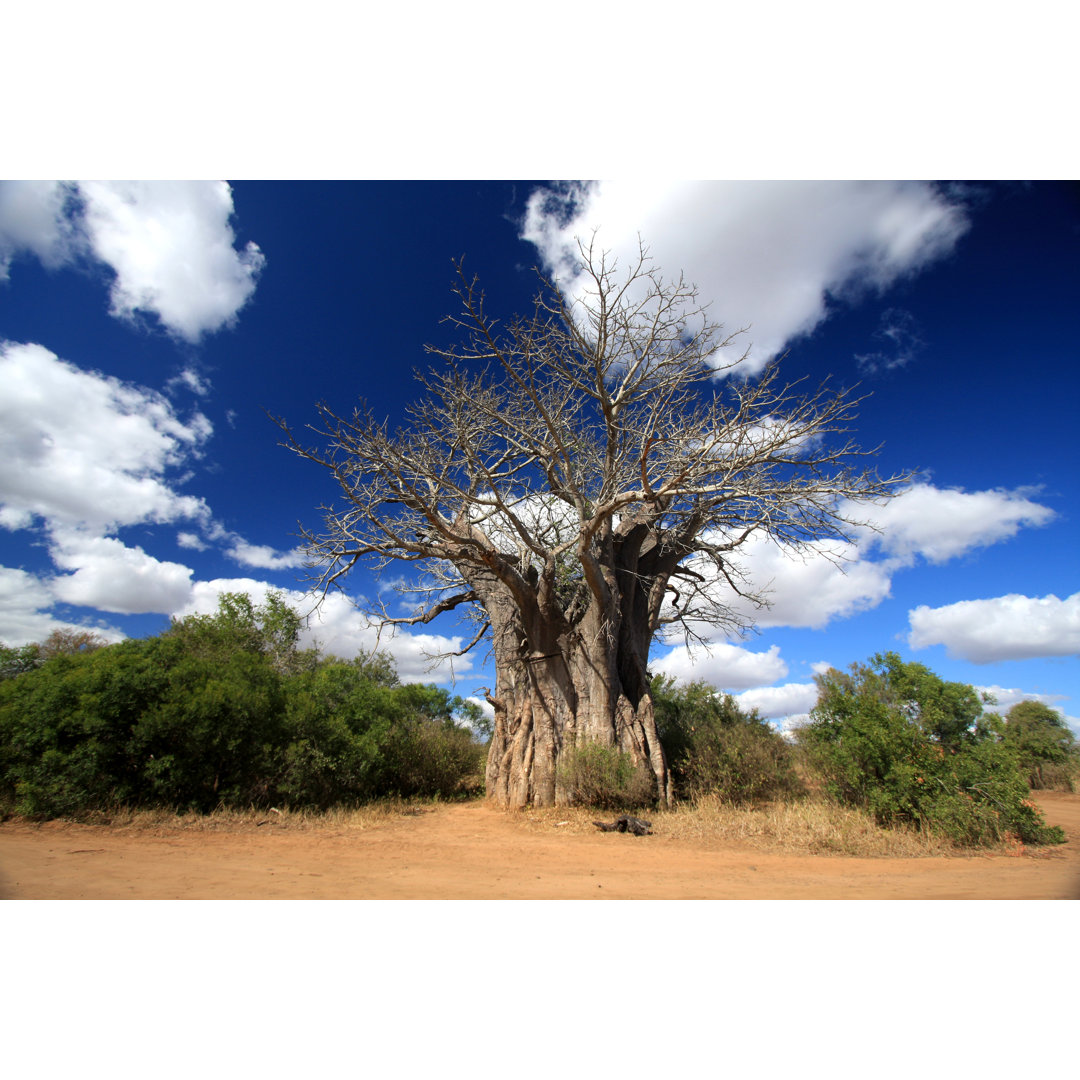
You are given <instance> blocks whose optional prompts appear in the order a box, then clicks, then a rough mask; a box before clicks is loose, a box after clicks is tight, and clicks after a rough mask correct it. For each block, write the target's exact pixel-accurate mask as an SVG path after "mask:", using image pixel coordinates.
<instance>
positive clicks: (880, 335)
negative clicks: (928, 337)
mask: <svg viewBox="0 0 1080 1080" xmlns="http://www.w3.org/2000/svg"><path fill="white" fill-rule="evenodd" d="M874 337H875V338H877V340H878V341H880V342H881V343H882V348H881V349H879V350H877V351H876V352H872V353H861V354H857V355H856V356H855V362H856V363H857V364H858V366H859V369H860V371H862V372H863V373H864V374H866V375H873V374H875V373H876V372H879V371H892V370H893V369H895V368H901V367H906V366H907V365H908V364H910V363H911V361H912V360H913V359H914V358H915V357H916V356H917V355H918V354H919V353H920V352H921V351H922V349H923V346H924V345H925V342H924V341H923V340H922V338H921V337H920V336H919V326H918V324H917V323H916V321H915V316H914V315H912V314H911V312H910V311H904V310H903V309H901V308H889V309H888V310H887V311H884V312H882V315H881V321H880V324H879V326H878V328H877V330H875V331H874Z"/></svg>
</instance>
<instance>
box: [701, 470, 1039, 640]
mask: <svg viewBox="0 0 1080 1080" xmlns="http://www.w3.org/2000/svg"><path fill="white" fill-rule="evenodd" d="M842 509H843V512H844V513H846V514H850V515H852V516H854V517H856V518H858V517H860V516H861V517H862V518H863V520H867V519H869V520H871V521H872V522H873V523H874V525H876V527H877V529H878V530H880V531H875V530H874V529H873V528H870V527H869V526H866V527H861V528H856V529H854V530H853V535H854V539H853V540H852V541H850V542H841V541H836V540H829V541H820V542H816V543H812V544H808V545H806V546H805V547H804V548H802V549H796V548H794V547H792V546H790V545H786V544H778V543H775V542H773V541H772V540H770V539H768V538H765V537H754V538H751V539H750V540H749V541H747V542H746V543H745V544H744V545H743V546H742V547H741V548H739V550H738V551H737V552H735V553H733V555H732V556H731V557H730V560H729V561H730V562H731V564H732V566H733V567H734V568H735V569H736V570H737V571H738V572H740V573H741V574H742V575H744V577H745V580H746V581H747V582H748V585H749V588H750V590H752V591H760V592H763V593H764V594H765V596H766V598H767V600H768V607H765V608H760V609H759V608H756V607H755V606H754V605H753V604H752V603H751V602H750V601H749V600H746V599H744V598H743V597H741V596H738V595H736V594H735V593H733V592H732V591H731V589H730V586H728V584H727V582H726V581H725V580H724V579H722V578H720V577H719V576H718V575H717V574H716V571H715V569H714V568H713V567H712V566H711V565H710V564H709V563H708V562H706V561H704V560H697V561H694V562H692V563H689V564H688V565H689V566H690V567H691V568H692V569H693V570H695V571H696V572H697V573H699V574H701V575H702V576H703V577H704V578H705V579H706V581H707V582H708V585H707V588H708V589H709V590H715V593H716V595H717V596H718V597H720V599H721V600H722V601H723V602H724V603H725V604H726V605H727V606H728V607H729V608H730V610H731V611H732V612H733V613H734V614H736V615H737V616H739V617H740V618H741V619H742V620H744V621H748V622H752V623H754V624H755V625H757V626H759V627H780V626H787V627H793V628H808V629H815V630H816V629H821V628H823V627H825V626H826V625H828V624H829V623H830V622H832V621H833V620H834V619H844V618H849V617H850V616H853V615H857V614H859V613H860V612H863V611H868V610H871V609H873V608H875V607H877V606H878V604H880V603H881V602H882V601H883V600H885V599H887V598H888V597H889V595H890V592H891V588H892V579H893V577H894V576H895V575H896V574H897V573H899V572H901V571H902V570H904V569H905V568H907V567H911V566H913V565H914V564H915V563H916V562H917V561H918V560H919V559H920V558H922V559H926V560H927V561H929V562H932V563H935V564H941V563H944V562H946V561H948V560H949V559H954V558H957V557H959V556H961V555H964V554H966V553H968V552H970V551H973V550H976V549H978V548H980V547H986V546H988V545H990V544H995V543H999V542H1001V541H1003V540H1007V539H1009V538H1010V537H1012V536H1014V535H1015V534H1016V533H1017V532H1018V531H1019V530H1020V529H1021V528H1024V527H1035V526H1041V525H1044V524H1046V523H1048V522H1049V521H1051V520H1053V518H1054V517H1055V515H1054V512H1053V511H1052V510H1050V509H1049V508H1048V507H1046V506H1043V505H1041V504H1040V503H1037V502H1035V501H1033V500H1032V499H1031V498H1030V492H1028V491H1025V490H1020V491H1004V490H992V491H975V492H964V491H961V490H957V489H942V488H935V487H933V486H932V485H930V484H925V483H922V484H915V485H913V486H911V487H910V488H908V489H907V490H905V491H904V492H902V493H901V494H900V495H898V496H897V497H896V498H894V499H892V500H891V501H890V502H888V503H887V504H886V505H884V506H870V507H861V508H860V507H855V506H848V507H844V508H842ZM693 629H694V630H695V632H696V633H697V634H699V635H700V636H701V637H703V638H705V639H710V638H715V637H718V636H726V635H724V634H723V632H722V631H720V630H717V629H714V628H711V627H709V626H706V625H703V624H700V623H695V624H694V626H693Z"/></svg>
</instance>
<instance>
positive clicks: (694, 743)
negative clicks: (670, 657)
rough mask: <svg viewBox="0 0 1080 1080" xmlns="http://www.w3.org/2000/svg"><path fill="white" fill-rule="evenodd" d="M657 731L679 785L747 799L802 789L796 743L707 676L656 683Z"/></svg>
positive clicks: (685, 791)
mask: <svg viewBox="0 0 1080 1080" xmlns="http://www.w3.org/2000/svg"><path fill="white" fill-rule="evenodd" d="M652 697H653V708H654V710H655V713H656V723H657V731H658V733H659V735H660V742H661V745H662V746H663V748H664V754H665V755H666V757H667V760H668V764H669V766H670V768H671V771H672V775H673V777H674V780H675V785H676V790H677V791H678V792H679V793H680V794H682V795H684V796H689V797H691V798H699V797H701V796H702V795H706V794H715V795H717V796H718V797H719V798H721V799H723V800H724V801H725V802H731V803H736V804H739V805H747V804H754V803H760V802H765V801H768V800H771V799H778V798H788V797H795V796H798V795H801V794H802V793H803V785H802V783H801V781H800V780H799V778H798V775H797V774H796V771H795V757H794V752H793V749H792V747H791V746H790V745H789V744H788V743H787V742H785V741H784V739H783V737H782V736H781V735H780V734H779V733H778V732H777V731H776V730H775V729H774V728H773V727H771V726H770V725H769V724H768V723H766V722H765V721H763V720H762V719H761V718H760V717H759V716H758V715H757V713H756V712H753V711H752V712H749V713H747V712H744V711H743V710H742V709H740V708H739V705H738V703H737V702H736V701H735V699H734V698H733V697H732V696H731V695H730V694H720V693H717V691H716V690H715V689H714V688H713V687H711V686H709V685H708V684H706V683H704V682H700V681H698V682H693V683H690V684H689V685H687V686H676V684H675V680H674V679H671V678H666V677H664V676H657V677H656V678H655V679H654V680H653V684H652Z"/></svg>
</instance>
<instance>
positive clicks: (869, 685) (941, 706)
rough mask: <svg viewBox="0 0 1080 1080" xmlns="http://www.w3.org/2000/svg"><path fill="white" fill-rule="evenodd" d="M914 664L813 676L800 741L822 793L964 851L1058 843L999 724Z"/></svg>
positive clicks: (887, 662)
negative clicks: (814, 698) (998, 844)
mask: <svg viewBox="0 0 1080 1080" xmlns="http://www.w3.org/2000/svg"><path fill="white" fill-rule="evenodd" d="M910 666H912V665H905V664H904V663H903V662H902V661H901V660H900V658H899V657H897V656H896V655H895V654H888V655H887V656H886V657H880V656H877V657H874V658H873V660H872V661H871V664H870V665H869V666H863V665H858V664H856V665H853V666H852V668H851V672H850V674H845V673H841V672H838V671H835V670H830V671H828V672H826V673H825V674H824V675H820V676H818V677H817V682H818V702H817V705H816V706H815V707H814V709H813V711H812V712H811V720H810V723H808V724H806V725H804V726H803V727H802V728H800V729H799V734H798V738H799V741H800V745H801V746H802V748H803V750H804V751H805V753H806V758H807V761H808V762H809V764H810V765H811V767H812V768H813V769H814V770H815V771H816V773H817V775H818V776H819V778H820V779H821V781H822V783H823V785H824V789H825V791H826V793H827V794H828V795H830V796H831V797H832V798H834V799H836V800H837V801H839V802H842V803H846V804H848V805H852V806H861V807H864V808H866V809H868V810H869V811H870V812H871V813H872V814H873V815H874V817H875V819H876V820H877V821H878V823H879V824H882V825H890V824H894V823H897V822H907V823H910V824H913V825H915V826H916V827H918V828H926V829H931V830H933V831H936V832H939V833H941V834H942V835H945V836H947V837H949V838H950V839H951V840H952V841H953V842H954V843H956V844H958V845H961V846H969V847H972V846H979V845H984V844H988V843H993V842H995V841H997V840H1001V839H1003V838H1004V837H1005V836H1006V835H1007V834H1009V833H1011V834H1013V835H1015V836H1017V837H1019V838H1020V839H1021V840H1023V841H1025V842H1028V843H1060V842H1062V841H1063V840H1064V839H1065V837H1064V833H1063V832H1062V831H1061V830H1060V829H1058V828H1051V827H1049V826H1047V825H1046V823H1045V822H1044V821H1043V818H1042V814H1041V812H1040V811H1039V809H1038V807H1037V806H1036V805H1035V803H1033V802H1032V801H1031V799H1030V797H1029V794H1030V792H1029V789H1028V786H1027V784H1026V783H1025V780H1024V776H1023V773H1022V772H1021V770H1020V767H1019V764H1018V761H1017V757H1016V754H1015V753H1014V751H1013V750H1012V749H1011V748H1010V747H1009V746H1008V745H1007V744H1006V743H1005V741H1004V740H1003V738H1002V737H1001V734H1000V725H999V724H997V723H995V722H994V721H993V720H989V721H988V720H984V719H983V718H982V717H981V716H979V715H978V714H975V715H972V709H971V704H970V703H971V700H972V696H973V695H974V693H975V692H974V690H971V688H970V687H968V688H967V690H970V691H971V693H970V694H968V693H965V692H959V691H953V690H951V689H949V688H950V687H955V686H956V684H943V683H941V680H939V679H937V677H936V676H935V675H933V673H932V672H929V671H928V670H927V669H926V668H924V667H922V666H921V665H914V666H915V667H917V668H918V671H916V672H914V673H912V672H911V671H909V670H907V668H909V667H910ZM913 694H914V695H916V696H914V697H912V696H911V695H913ZM975 700H978V699H977V697H976V698H975ZM950 702H951V703H953V705H954V706H955V710H954V711H953V712H952V713H951V714H950V713H949V708H950V707H951V706H950V705H949V703H950ZM980 711H981V706H980ZM927 717H929V718H930V722H929V723H925V721H926V719H927Z"/></svg>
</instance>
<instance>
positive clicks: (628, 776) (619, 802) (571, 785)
mask: <svg viewBox="0 0 1080 1080" xmlns="http://www.w3.org/2000/svg"><path fill="white" fill-rule="evenodd" d="M555 781H556V786H557V787H559V788H561V789H562V790H563V791H564V792H565V793H566V797H567V798H568V799H569V801H570V802H571V804H574V805H579V806H594V807H596V808H597V809H600V810H634V809H637V808H638V807H642V806H647V805H649V804H650V803H652V802H654V801H655V798H656V785H655V781H654V779H653V777H652V773H651V772H650V771H649V770H647V769H646V768H645V767H644V766H643V765H640V764H635V763H634V759H633V758H632V757H631V756H630V754H628V753H627V752H626V751H624V750H619V749H617V748H616V747H613V746H603V745H602V744H601V743H595V742H589V743H580V744H578V745H576V746H568V747H566V748H565V749H564V750H563V752H562V753H561V754H560V755H559V764H558V766H557V769H556V775H555Z"/></svg>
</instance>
